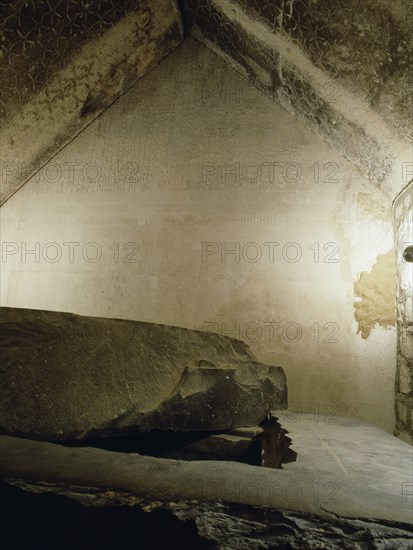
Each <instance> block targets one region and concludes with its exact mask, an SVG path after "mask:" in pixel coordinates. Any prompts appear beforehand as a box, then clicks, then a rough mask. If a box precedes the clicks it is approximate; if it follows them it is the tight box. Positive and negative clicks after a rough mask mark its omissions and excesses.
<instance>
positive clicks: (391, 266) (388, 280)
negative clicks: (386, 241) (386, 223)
mask: <svg viewBox="0 0 413 550" xmlns="http://www.w3.org/2000/svg"><path fill="white" fill-rule="evenodd" d="M395 293H396V266H395V257H394V250H393V249H392V250H389V252H387V254H378V256H377V260H376V262H375V263H374V265H373V267H372V269H371V271H370V272H367V271H362V272H361V273H360V276H359V279H358V281H356V282H355V283H354V295H355V301H354V317H355V319H356V321H357V324H358V330H357V334H358V333H359V332H360V333H361V336H362V338H364V339H366V338H368V337H369V336H370V334H371V331H372V330H373V328H374V327H375V326H376V325H379V326H381V327H383V328H389V327H392V326H395V323H396V310H395Z"/></svg>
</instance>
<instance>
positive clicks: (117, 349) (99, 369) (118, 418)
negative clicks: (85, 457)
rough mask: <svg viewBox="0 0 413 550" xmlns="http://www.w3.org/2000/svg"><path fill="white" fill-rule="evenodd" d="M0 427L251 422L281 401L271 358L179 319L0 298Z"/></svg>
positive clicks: (90, 430)
mask: <svg viewBox="0 0 413 550" xmlns="http://www.w3.org/2000/svg"><path fill="white" fill-rule="evenodd" d="M1 332H2V342H3V347H2V351H1V367H0V369H1V370H0V380H1V382H0V384H1V385H0V401H1V416H0V430H1V432H2V433H4V434H9V435H19V436H23V437H28V438H33V439H45V440H59V439H76V438H87V437H97V436H109V435H116V434H127V433H133V432H136V431H138V430H139V431H149V430H153V429H156V428H159V429H163V430H167V429H172V430H180V431H195V430H198V431H202V430H224V429H230V428H234V427H238V426H250V425H257V424H258V423H259V422H260V421H261V420H262V419H263V418H264V417H265V416H266V415H267V414H268V413H269V411H270V410H272V409H276V408H281V409H282V408H284V407H286V406H287V388H286V380H285V375H284V372H283V370H282V368H280V367H274V366H268V365H264V364H262V363H259V362H257V361H256V360H255V358H254V357H253V355H252V354H251V353H250V352H249V350H248V346H247V345H246V344H244V343H243V342H241V341H238V340H235V339H232V338H228V337H224V336H220V335H218V334H212V333H207V332H200V331H194V330H189V329H184V328H179V327H172V326H166V325H156V324H152V323H142V322H137V321H126V320H119V319H102V318H94V317H86V316H80V315H73V314H70V313H60V312H51V311H41V310H29V309H16V308H2V311H1Z"/></svg>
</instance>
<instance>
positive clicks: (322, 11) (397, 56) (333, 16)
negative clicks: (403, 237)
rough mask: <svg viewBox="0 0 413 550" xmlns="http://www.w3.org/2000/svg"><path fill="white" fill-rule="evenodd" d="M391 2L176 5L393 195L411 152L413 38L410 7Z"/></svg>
mask: <svg viewBox="0 0 413 550" xmlns="http://www.w3.org/2000/svg"><path fill="white" fill-rule="evenodd" d="M388 4H389V3H388V2H385V1H383V0H382V1H381V2H373V1H372V0H368V1H366V2H365V3H364V4H363V7H362V8H361V7H360V4H359V2H357V0H351V1H348V2H345V3H343V2H341V3H337V2H334V1H328V2H314V1H312V0H299V1H295V0H291V1H290V0H289V1H288V2H287V1H284V0H280V1H276V2H274V1H273V0H263V1H261V0H259V1H258V0H181V2H180V6H181V9H182V12H183V15H184V19H185V22H186V25H187V27H188V29H189V31H190V32H191V33H192V34H193V35H194V36H195V37H196V38H198V39H199V40H201V41H202V42H204V43H205V44H206V45H207V46H208V47H210V48H212V49H213V50H214V51H215V52H216V53H218V54H219V55H221V56H222V57H223V58H224V59H225V60H226V61H227V62H229V63H230V64H231V65H232V66H233V67H234V68H235V69H236V70H238V71H239V72H241V73H242V74H244V75H245V76H247V77H248V78H250V79H251V80H252V81H253V82H254V83H255V84H256V85H257V86H258V87H259V88H261V89H263V90H264V91H265V92H266V93H267V94H268V95H270V96H271V97H273V98H274V99H275V100H276V101H278V102H279V103H280V104H281V105H282V106H283V107H284V108H285V109H286V110H288V111H290V112H293V113H296V114H298V115H300V116H302V117H303V118H304V120H305V121H306V123H307V125H308V126H309V127H310V128H312V129H313V130H315V131H316V132H317V133H318V134H319V135H320V136H321V137H322V138H323V139H325V140H326V141H327V142H329V143H330V144H332V145H333V146H334V147H335V148H336V149H337V150H339V151H341V152H342V154H343V155H344V156H345V157H346V158H347V159H348V160H349V161H350V162H352V163H353V164H354V165H355V166H356V167H357V168H359V169H360V171H361V172H362V173H363V174H364V175H365V176H366V177H368V178H369V179H370V180H371V181H372V182H374V183H376V184H382V185H384V186H385V187H388V189H389V191H390V192H391V189H392V181H391V180H392V174H393V175H394V174H398V176H397V177H398V180H399V182H400V181H401V180H402V179H403V183H407V179H406V174H404V175H403V174H402V172H403V170H402V166H401V165H402V162H403V161H405V162H409V161H410V156H411V154H410V148H409V147H408V146H407V145H406V144H407V143H409V142H411V141H412V139H413V111H412V108H411V105H412V93H413V92H412V86H411V76H410V69H409V66H410V64H411V55H412V51H413V43H412V37H411V33H410V32H409V28H408V27H409V24H408V22H407V20H408V17H409V18H410V20H411V10H410V11H409V10H407V7H406V6H403V3H402V2H394V3H393V4H396V5H398V6H399V8H400V10H399V11H397V10H394V9H391V8H390V7H389V5H388ZM216 86H218V87H219V86H220V83H219V82H217V83H216ZM399 189H400V187H398V188H397V191H398V190H399ZM393 196H394V194H393Z"/></svg>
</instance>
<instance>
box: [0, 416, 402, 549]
mask: <svg viewBox="0 0 413 550" xmlns="http://www.w3.org/2000/svg"><path fill="white" fill-rule="evenodd" d="M276 414H277V415H278V417H279V419H280V422H281V424H282V425H283V426H284V428H286V429H287V430H288V431H289V432H290V436H291V438H292V441H293V444H292V448H293V449H294V450H295V451H296V452H297V455H298V458H297V461H296V462H292V463H289V464H286V465H284V466H283V469H282V470H274V469H270V468H261V467H256V466H248V465H246V464H240V463H232V462H218V461H192V462H191V461H190V462H188V461H178V460H171V459H162V458H154V457H148V456H141V455H137V454H131V453H129V454H128V453H118V452H112V451H106V450H102V449H96V448H90V447H86V448H67V447H63V446H60V445H56V444H51V443H45V442H38V441H30V440H24V439H19V438H12V437H7V436H1V437H0V451H1V452H0V464H1V476H2V479H3V481H4V482H5V483H4V486H3V488H2V491H0V494H2V495H3V496H2V505H3V507H4V510H6V513H7V516H6V517H7V521H8V522H9V523H10V524H11V525H15V524H16V525H17V527H16V528H15V529H14V532H15V531H16V530H19V529H20V527H24V525H25V523H26V522H27V521H31V518H32V516H33V513H32V512H30V509H31V508H30V506H29V505H27V502H26V499H27V498H29V499H30V498H36V499H39V498H40V499H53V498H54V499H57V500H56V502H55V501H54V500H52V502H51V503H50V502H49V503H48V504H47V506H49V507H50V509H51V510H54V511H55V512H54V513H55V514H57V519H56V521H57V520H59V521H63V520H62V518H66V519H67V521H69V522H70V521H73V518H74V517H77V516H76V514H75V513H74V512H73V513H72V512H70V513H68V511H67V506H68V505H69V504H68V503H70V506H73V502H75V504H76V506H78V507H79V504H80V508H81V509H82V510H83V512H82V513H83V514H84V513H87V514H90V513H91V512H90V510H91V509H92V508H93V507H96V509H99V513H103V511H105V514H107V513H110V510H112V511H113V510H114V509H115V508H116V507H118V510H123V511H124V512H125V510H126V508H125V506H126V507H130V506H132V508H133V507H135V508H136V507H138V508H139V510H138V508H136V514H138V512H139V514H144V513H148V512H151V513H152V512H153V511H154V510H157V512H156V514H157V513H158V512H159V513H161V512H160V510H161V511H162V513H161V516H162V514H163V513H165V514H170V515H171V514H172V515H171V517H172V516H173V522H175V521H178V520H179V521H182V522H184V523H185V522H190V524H191V529H192V530H193V525H194V524H195V526H196V533H197V534H196V537H200V540H201V539H202V541H204V542H205V540H207V541H209V542H208V544H209V543H211V545H210V546H208V545H206V546H204V547H205V548H207V547H208V548H234V549H235V548H237V549H238V548H257V549H258V548H334V549H335V548H360V549H362V548H369V549H370V548H383V549H385V548H394V549H398V548H411V547H412V546H411V540H412V538H411V537H412V533H411V530H410V525H411V523H412V518H413V516H412V501H413V455H412V448H411V447H410V446H409V445H408V444H406V443H404V442H402V441H400V440H399V439H397V438H395V437H393V436H391V435H389V434H388V433H386V432H384V431H382V430H380V429H378V428H376V427H374V426H371V425H368V424H366V423H364V422H362V421H360V420H356V419H354V418H344V417H335V418H326V417H323V418H322V417H320V416H314V415H313V414H301V415H297V414H296V413H295V412H294V411H278V412H276ZM5 487H6V488H5ZM8 491H20V492H19V494H18V495H17V496H16V495H15V494H14V493H11V496H10V493H8ZM21 499H23V502H24V507H23V508H22V505H21V502H20V501H21ZM59 499H65V500H64V502H65V504H64V506H63V508H61V506H62V502H61V500H59ZM8 503H9V504H10V506H9V504H8ZM42 503H44V501H43V500H40V501H39V502H37V501H36V503H35V505H34V507H33V510H35V511H36V514H38V513H39V510H42V505H43V504H42ZM85 504H86V508H85ZM14 505H15V509H16V510H17V511H18V512H16V514H17V516H19V519H18V521H17V520H16V514H15V515H14V516H13V514H12V512H11V510H13V509H14V508H13V506H14ZM119 506H120V508H119ZM90 507H92V508H90ZM102 507H103V508H102ZM114 507H115V508H114ZM22 509H23V510H26V514H28V516H26V517H24V516H22V517H20V514H21V513H20V510H22ZM59 510H61V511H60V512H59ZM85 510H86V512H85ZM108 510H109V512H108ZM47 513H48V514H49V516H50V510H49V511H48V512H47ZM76 513H77V512H76ZM122 513H123V512H122ZM125 513H126V512H125ZM128 513H132V512H130V511H129V512H128ZM133 513H135V512H133ZM156 514H155V516H154V515H152V516H151V518H152V520H153V519H154V518H155V517H156ZM10 515H11V517H9V516H10ZM49 516H48V517H49ZM82 517H83V516H82ZM139 517H141V516H139ZM142 517H143V516H142ZM168 517H169V516H168ZM177 518H178V519H177ZM317 518H318V519H317ZM83 520H84V521H86V520H85V518H83ZM36 521H37V520H36ZM76 521H77V520H76ZM88 521H89V520H87V521H86V523H88ZM104 521H105V523H106V521H107V520H104ZM139 521H140V520H139ZM171 521H172V520H171ZM16 522H17V523H16ZM19 522H21V523H19ZM173 522H172V523H173ZM291 522H292V523H291ZM46 523H47V522H46ZM138 523H139V522H138ZM286 524H289V525H290V528H291V529H290V530H291V532H289V534H288V536H287V535H286V533H285V529H286ZM137 525H138V524H137ZM139 525H140V523H139ZM154 525H155V526H154V527H153V529H154V531H156V530H157V529H159V528H160V526H159V525H158V526H157V527H156V521H155V523H154ZM174 525H175V524H174ZM185 525H186V524H185ZM225 525H227V527H225ZM228 526H229V527H228ZM257 526H259V529H258V527H257ZM224 527H225V528H224ZM77 528H78V526H77V523H76V529H77ZM136 529H137V527H136ZM142 529H143V528H142ZM165 529H166V527H165ZM171 529H172V527H171ZM173 529H175V527H174V528H173ZM98 530H99V531H100V528H99V529H98ZM256 530H258V531H256ZM139 532H141V531H139ZM142 533H143V531H142ZM191 533H192V534H191V535H190V536H191V537H192V536H193V535H194V533H193V532H192V531H191ZM230 533H232V535H231V536H230ZM252 533H255V534H254V536H253V535H252ZM257 533H258V534H257ZM338 533H341V534H338ZM304 534H305V536H306V537H309V539H308V540H310V539H311V540H312V541H313V542H311V544H310V543H308V544H309V545H307V542H306V543H304V542H303V541H301V542H300V540H301V538H302V536H303V535H304ZM124 535H125V533H124ZM82 536H83V535H82ZM125 536H126V535H125ZM135 536H138V537H139V536H140V535H139V533H138V534H136V533H135ZM142 536H143V534H142ZM171 536H172V535H171ZM173 536H175V535H173ZM183 536H184V535H183ZM185 536H186V535H185ZM185 536H184V539H185ZM194 536H195V535H194ZM232 536H233V537H235V538H233V539H231V537H232ZM145 537H149V539H151V540H152V543H150V544H149V543H148V545H146V543H145V544H143V546H142V548H163V547H164V546H162V543H161V542H159V543H156V544H155V543H154V542H153V539H152V535H151V534H150V533H149V534H148V533H146V535H145ZM188 537H189V534H188ZM228 537H229V538H228ZM251 537H252V538H251ZM285 537H287V538H285ZM346 537H349V538H348V540H347V539H346ZM352 537H354V538H352ZM224 538H225V542H223V540H224ZM331 538H334V541H332V540H330V539H331ZM327 539H328V541H329V542H327ZM336 539H337V540H336ZM108 540H109V539H108ZM145 540H146V539H145ZM185 540H186V539H185ZM191 540H192V539H191ZM231 540H233V542H231ZM306 540H307V539H306ZM211 541H212V542H211ZM235 541H237V542H235ZM198 542H199V541H198ZM287 542H288V544H290V546H283V544H287ZM344 542H345V544H344ZM151 544H152V546H151ZM154 544H155V546H154ZM194 544H195V539H194V540H192V542H191V543H190V542H189V539H188V540H187V541H186V542H185V543H182V545H181V546H180V547H181V548H190V547H191V545H194ZM25 547H26V546H25ZM48 547H49V546H47V544H46V545H45V546H44V548H48ZM69 547H70V546H69ZM78 547H79V548H83V547H84V546H82V545H79V546H78ZM91 547H93V546H91ZM104 547H105V548H106V547H108V548H109V547H111V546H104ZM200 547H201V546H200ZM10 548H17V547H16V546H13V545H11V546H10ZM27 548H35V546H30V545H29V546H27Z"/></svg>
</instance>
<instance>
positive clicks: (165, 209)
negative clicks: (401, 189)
mask: <svg viewBox="0 0 413 550" xmlns="http://www.w3.org/2000/svg"><path fill="white" fill-rule="evenodd" d="M1 222H2V270H3V277H2V304H3V305H7V306H15V307H30V308H40V309H52V310H62V311H71V312H75V313H80V314H87V315H96V316H105V317H118V318H128V319H137V320H144V321H152V322H157V323H166V324H173V325H179V326H184V327H189V328H195V329H200V330H212V331H216V332H221V333H222V334H228V335H233V336H235V337H239V338H241V339H243V340H245V341H246V342H247V343H249V344H250V347H251V349H252V351H253V352H254V353H255V354H256V355H257V357H258V358H259V359H261V360H262V361H264V362H268V363H272V364H277V365H280V366H283V367H284V368H285V371H286V374H287V379H288V386H289V400H290V407H291V408H292V410H294V411H296V415H297V417H298V416H299V414H300V411H301V410H303V411H312V412H314V421H315V422H318V421H319V422H321V421H324V422H334V421H335V419H336V417H337V416H338V415H340V414H348V415H354V416H357V417H360V418H363V419H365V420H368V421H372V422H373V423H375V424H376V425H378V426H381V427H383V428H384V429H386V430H388V431H390V432H392V431H393V429H394V377H395V354H396V333H395V327H394V324H395V319H394V293H395V290H394V278H395V273H394V265H393V264H394V262H392V261H390V260H389V258H390V257H392V254H393V253H392V252H391V251H392V249H393V237H392V215H391V200H390V197H388V196H387V195H385V194H384V193H383V191H381V190H380V188H379V187H376V186H374V185H373V184H372V183H369V182H368V181H367V179H364V178H363V177H362V176H361V175H360V174H359V173H357V172H356V171H355V169H354V168H353V167H352V166H351V165H350V164H348V162H347V161H346V160H344V159H343V157H341V156H340V154H339V153H338V152H337V151H335V150H333V149H332V148H331V147H329V146H328V145H326V144H325V143H324V142H322V141H321V140H320V138H318V137H317V136H316V135H315V134H313V133H312V132H311V131H310V130H308V129H307V128H305V127H304V126H303V124H302V123H301V122H300V120H298V119H297V118H296V117H295V116H294V115H293V114H290V113H287V112H286V111H285V110H283V109H282V108H281V107H280V106H279V105H278V104H276V103H275V102H273V101H272V100H271V99H269V98H268V97H266V96H264V95H263V94H262V93H261V92H259V91H257V89H255V88H254V87H253V86H252V85H251V84H249V83H248V81H247V80H244V79H243V78H242V77H240V76H239V75H238V74H237V73H235V72H234V71H233V70H232V69H230V68H227V67H226V66H225V64H224V63H223V62H222V61H221V60H220V59H219V58H217V57H215V55H214V54H213V53H211V52H210V51H208V50H207V49H206V48H205V47H204V46H202V45H200V44H199V43H198V42H196V41H194V40H193V39H192V38H189V39H187V40H186V41H185V43H184V44H183V45H182V46H181V47H180V48H179V49H177V50H176V51H175V52H173V53H172V54H171V55H170V56H168V57H167V58H166V59H165V60H163V61H162V62H161V64H160V65H159V66H158V67H156V68H155V69H153V70H152V72H151V73H150V74H148V75H147V76H146V77H145V78H144V79H142V80H141V81H139V82H138V83H137V84H136V85H135V86H134V87H133V88H131V89H130V90H129V91H128V92H127V93H126V94H125V95H124V96H122V97H121V98H120V99H119V100H118V101H117V102H116V103H115V104H113V105H112V107H111V108H110V109H109V110H108V111H106V112H105V113H104V114H103V115H102V116H101V117H99V118H98V119H97V120H96V121H94V122H93V123H92V124H91V125H90V126H89V127H88V128H87V129H86V130H84V132H83V133H82V134H80V135H79V136H78V137H77V138H76V139H75V140H74V141H72V142H71V143H70V144H69V145H68V146H67V147H66V148H65V149H64V150H62V151H61V152H60V153H58V154H57V155H56V156H55V157H54V158H53V159H52V161H50V162H49V163H48V164H47V165H46V166H45V167H44V168H43V169H42V170H40V172H39V173H38V174H36V175H35V176H34V177H32V178H31V180H30V181H29V182H27V183H26V184H25V186H24V187H22V188H21V189H20V190H19V191H18V192H17V193H16V194H15V195H14V196H12V197H11V198H10V199H9V200H8V201H7V202H6V203H5V205H4V206H3V207H2V210H1ZM389 300H390V302H391V304H390V306H389ZM383 308H385V310H386V314H385V315H382V314H381V311H382V309H383ZM114 368H116V366H115V365H114ZM148 368H150V365H148Z"/></svg>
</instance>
